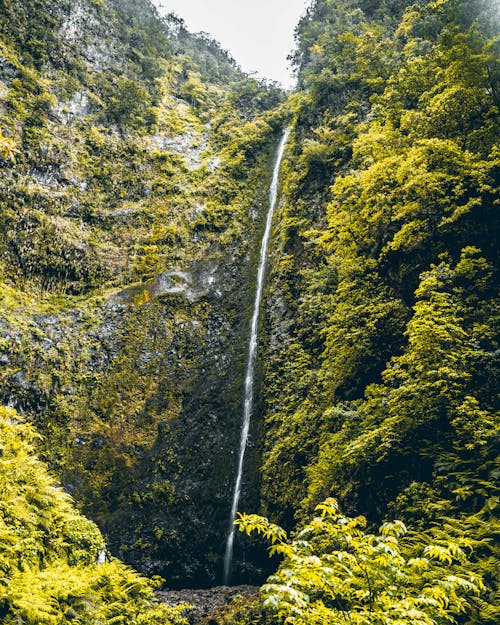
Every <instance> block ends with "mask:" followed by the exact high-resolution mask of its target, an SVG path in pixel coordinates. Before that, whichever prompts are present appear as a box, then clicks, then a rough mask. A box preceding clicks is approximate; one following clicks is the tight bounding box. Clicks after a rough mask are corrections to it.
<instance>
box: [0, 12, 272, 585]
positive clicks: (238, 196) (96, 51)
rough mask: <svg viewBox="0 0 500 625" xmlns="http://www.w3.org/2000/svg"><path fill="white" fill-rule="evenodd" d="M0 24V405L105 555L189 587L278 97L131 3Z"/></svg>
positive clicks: (237, 376) (226, 424)
mask: <svg viewBox="0 0 500 625" xmlns="http://www.w3.org/2000/svg"><path fill="white" fill-rule="evenodd" d="M0 15H1V18H0V19H1V20H2V38H1V55H2V56H1V59H2V60H1V66H0V77H1V80H2V82H1V83H0V97H1V103H0V107H1V108H0V115H1V118H0V125H1V129H2V133H3V135H4V136H5V137H7V138H8V139H9V141H11V142H13V145H14V146H15V151H14V153H13V155H14V158H13V159H11V158H5V159H3V160H2V161H1V163H0V166H1V168H2V176H1V181H0V198H1V202H2V205H1V206H2V209H1V215H0V223H1V227H0V245H1V248H2V267H1V279H2V289H1V298H2V312H3V314H2V321H1V326H0V327H1V332H2V341H1V349H2V356H1V358H2V374H1V375H2V391H1V398H2V399H3V401H4V402H5V403H6V404H9V405H11V406H15V407H16V408H17V409H18V410H19V411H21V412H22V413H24V414H26V415H28V416H29V418H30V419H31V420H32V421H33V423H35V424H36V427H37V428H38V429H39V431H40V432H41V433H42V434H43V435H44V437H45V438H44V441H46V442H45V443H42V446H41V448H42V451H43V454H44V457H45V458H46V459H47V461H48V462H49V464H50V466H51V468H52V469H53V470H55V471H56V472H57V474H58V475H59V476H60V478H61V480H62V482H63V484H64V486H65V488H66V489H67V490H68V491H69V492H70V493H71V494H72V495H73V496H74V497H75V499H76V500H77V501H78V503H79V505H80V506H82V508H83V510H84V511H85V512H86V513H87V514H89V515H90V516H91V518H93V519H94V520H95V521H97V522H98V523H99V525H100V528H101V529H102V530H103V531H104V532H105V534H106V538H107V540H108V541H109V542H110V545H111V549H112V551H113V553H115V554H120V555H121V556H122V557H123V558H125V559H126V560H127V561H128V562H132V563H134V564H135V565H136V566H138V567H140V568H141V570H143V571H147V572H160V573H163V574H165V575H166V576H167V577H168V578H169V579H170V581H171V582H174V581H175V578H177V577H178V578H179V579H183V580H184V582H183V583H187V580H193V579H198V580H199V581H198V583H200V584H203V585H206V584H208V583H210V580H213V579H215V577H216V576H217V573H218V570H219V568H220V558H221V554H222V553H223V542H224V535H225V532H226V525H227V518H228V515H229V505H230V504H229V503H228V502H229V500H230V489H231V487H232V481H233V477H232V472H233V470H234V469H233V462H235V459H234V457H233V455H232V454H233V450H234V449H235V448H236V445H237V442H236V441H237V437H238V428H239V413H240V404H241V401H242V400H241V393H240V383H241V377H242V375H243V373H242V367H243V361H244V353H243V352H244V340H243V336H242V335H243V333H244V332H245V322H246V318H247V316H248V314H250V313H249V312H247V307H248V306H249V305H250V294H249V288H250V287H249V284H250V280H249V276H250V275H251V274H252V268H253V264H254V263H255V262H256V260H255V254H256V251H255V252H254V250H256V246H257V239H258V237H259V233H260V229H261V226H262V223H263V222H262V219H263V211H264V209H265V205H266V201H267V194H266V190H265V189H266V185H267V183H268V182H267V181H268V180H269V177H270V161H271V158H272V152H273V146H274V142H275V138H276V135H277V130H278V125H279V124H278V122H277V121H273V114H268V113H267V111H268V110H270V109H271V108H272V107H274V106H275V105H276V104H277V102H278V101H279V100H280V98H281V94H280V93H279V92H278V91H276V90H275V89H272V88H267V87H266V86H265V85H263V84H260V83H257V82H255V81H254V80H251V79H249V78H247V77H246V76H245V75H243V74H242V73H241V72H240V71H239V70H238V69H237V68H236V67H235V64H234V62H233V61H232V60H231V59H230V58H229V57H228V56H227V55H226V53H224V52H223V51H221V50H220V48H219V47H218V46H217V44H216V43H215V42H213V41H211V40H210V39H208V38H207V37H201V38H200V37H194V36H192V35H190V34H189V33H188V32H187V31H186V30H185V28H184V27H183V24H182V22H180V21H179V20H177V19H176V18H174V17H168V18H165V19H164V20H161V19H159V17H158V15H157V14H156V12H155V10H154V9H153V7H152V6H151V5H150V3H149V2H147V1H144V0H137V1H130V2H129V1H127V2H123V1H117V0H116V1H115V0H109V1H107V2H93V1H90V0H88V1H87V0H82V1H78V2H62V3H56V4H54V3H52V2H48V1H38V2H35V3H32V4H30V7H29V10H28V8H27V6H26V3H24V2H20V1H11V0H2V3H1V11H0ZM251 490H252V489H251V485H249V489H248V492H249V493H250V492H251ZM205 519H210V522H209V523H207V522H205ZM195 527H198V529H196V530H195V529H194V528H195ZM179 583H180V582H179ZM193 583H194V582H193Z"/></svg>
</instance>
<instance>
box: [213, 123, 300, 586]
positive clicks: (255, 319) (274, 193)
mask: <svg viewBox="0 0 500 625" xmlns="http://www.w3.org/2000/svg"><path fill="white" fill-rule="evenodd" d="M288 134H289V130H288V129H287V130H285V132H284V133H283V136H282V138H281V141H280V144H279V146H278V150H277V152H276V160H275V164H274V170H273V178H272V182H271V187H270V189H269V210H268V213H267V219H266V227H265V230H264V236H263V237H262V244H261V246H260V257H259V268H258V271H257V286H256V290H255V300H254V306H253V314H252V321H251V324H250V340H249V343H248V358H247V365H246V370H245V394H244V398H245V401H244V407H243V421H242V426H241V435H240V447H239V456H238V471H237V474H236V482H235V485H234V492H233V504H232V506H231V517H230V525H229V533H228V536H227V541H226V551H225V555H224V584H225V585H227V584H228V583H229V581H230V576H231V568H232V564H233V549H234V537H235V532H236V528H235V525H234V521H235V520H236V514H237V512H238V505H239V502H240V496H241V483H242V479H243V464H244V459H245V451H246V448H247V443H248V434H249V431H250V420H251V417H252V409H253V386H254V377H255V365H256V364H257V338H258V325H259V314H260V303H261V300H262V292H263V289H264V278H265V273H266V264H267V248H268V247H269V239H270V238H271V227H272V223H273V215H274V210H275V208H276V204H277V201H278V187H279V179H280V169H281V161H282V160H283V153H284V151H285V145H286V142H287V139H288Z"/></svg>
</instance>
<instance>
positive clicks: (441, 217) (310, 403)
mask: <svg viewBox="0 0 500 625" xmlns="http://www.w3.org/2000/svg"><path fill="white" fill-rule="evenodd" d="M494 4H495V3H490V2H482V1H480V0H478V1H474V2H461V1H459V0H437V1H435V2H419V3H416V4H411V6H410V3H409V2H408V3H405V2H376V1H375V2H368V1H363V0H359V1H358V0H352V1H345V2H341V1H335V0H317V1H316V2H314V3H313V4H312V6H311V7H310V9H309V11H308V13H307V15H306V16H305V18H304V19H303V20H302V21H301V23H300V24H299V26H298V29H297V35H298V41H297V43H298V46H297V51H296V54H295V61H296V64H297V69H298V78H299V86H300V89H299V91H298V93H296V94H295V95H293V96H292V99H291V101H290V103H289V106H290V110H291V112H292V113H293V114H295V123H294V132H293V136H292V138H291V142H290V146H289V147H290V149H289V153H288V160H287V162H286V163H285V174H284V181H283V185H284V197H285V200H284V203H283V206H282V210H281V212H280V215H279V221H278V223H277V234H276V238H275V248H274V252H273V254H272V264H273V270H272V276H271V284H270V286H269V289H268V291H269V293H268V303H267V327H266V336H267V339H266V345H265V348H264V349H265V354H266V359H265V374H264V382H263V394H264V401H265V407H264V412H265V419H266V426H265V436H264V437H263V439H262V443H263V447H264V459H263V478H262V479H263V491H262V495H263V502H262V506H263V510H264V512H265V514H266V515H269V516H270V517H271V518H272V519H275V520H279V521H280V522H281V523H283V524H284V525H285V526H286V527H287V528H291V527H294V526H295V524H296V523H297V521H303V520H304V519H305V518H306V517H307V516H308V515H309V514H310V513H311V512H312V511H313V510H314V508H315V506H316V505H317V504H318V503H320V502H321V501H322V500H323V499H325V498H327V497H335V498H337V499H338V501H339V503H340V506H341V509H342V510H343V511H344V512H345V513H347V514H352V515H360V514H362V515H365V516H366V518H367V519H368V523H369V524H370V527H371V528H373V527H375V526H376V524H378V523H379V522H380V521H383V520H385V519H387V518H390V519H392V518H398V519H401V520H403V521H404V522H405V523H407V524H408V526H409V527H410V528H411V529H412V531H413V532H417V531H419V532H421V531H428V530H430V528H435V530H434V531H435V532H436V533H439V531H442V529H443V528H444V527H446V528H447V530H446V531H448V532H449V534H448V538H449V540H452V538H451V537H452V536H455V537H459V540H463V541H464V544H469V545H474V546H475V551H474V554H475V555H474V558H475V562H476V564H475V566H476V567H477V570H478V571H482V572H483V573H484V574H485V579H486V580H487V584H489V587H490V589H491V588H492V587H494V586H495V580H494V577H495V567H494V566H493V565H492V563H493V562H494V559H493V554H492V552H491V551H490V546H491V545H493V544H494V542H495V537H496V535H497V532H498V524H497V521H496V514H497V513H498V490H497V485H496V483H495V482H496V477H497V476H498V474H497V473H496V471H497V468H495V467H496V466H497V464H496V463H497V459H498V457H497V452H498V448H497V446H496V445H497V441H498V413H497V412H496V411H497V410H498V404H497V395H496V385H495V379H496V378H495V374H496V373H497V371H498V359H497V358H498V342H497V334H496V328H495V325H496V324H495V320H496V317H495V303H496V301H497V299H496V298H497V294H498V276H497V269H496V267H497V265H496V261H497V257H496V253H497V252H496V239H495V236H494V232H495V229H496V227H497V215H498V204H499V198H498V180H499V175H498V174H499V158H498V157H499V153H498V145H497V143H496V142H497V139H498V136H499V99H498V93H499V79H500V68H499V65H498V58H499V55H498V52H499V48H498V29H499V25H498V13H497V11H496V9H495V6H494ZM406 7H407V8H406ZM439 528H441V529H439ZM445 535H446V534H445ZM417 536H419V538H418V540H420V539H422V536H421V535H419V534H417ZM415 540H417V539H415ZM467 541H470V542H469V543H468V542H467ZM475 541H477V542H475ZM497 555H498V554H497ZM291 562H292V563H293V562H294V561H293V559H292V560H291ZM288 565H289V566H292V564H290V562H289V563H288ZM325 566H326V564H325ZM285 573H286V571H283V576H284V577H286V575H285ZM295 573H296V574H297V579H299V578H300V574H301V573H300V572H298V571H293V570H292V571H290V569H288V574H289V575H294V574H295ZM311 575H312V572H311ZM284 577H283V578H282V579H284ZM311 579H312V578H311ZM311 584H313V582H311ZM292 585H293V584H292ZM296 588H298V587H296ZM311 592H312V593H313V595H312V596H314V592H313V591H312V590H311ZM332 592H333V591H332ZM275 600H276V601H277V599H276V597H275ZM325 600H326V599H325ZM490 600H491V602H494V599H493V597H492V596H490ZM297 601H298V600H297ZM269 605H273V604H272V600H271V599H270V600H269ZM276 605H277V604H276ZM479 605H481V606H482V607H481V608H479V607H478V608H477V609H478V610H479V613H478V614H476V615H475V616H474V615H470V614H469V618H472V621H474V622H478V623H479V622H480V623H489V622H491V623H493V622H494V621H495V619H496V614H495V612H494V610H493V608H492V607H491V605H490V606H488V605H487V604H484V605H483V604H481V602H479ZM483 608H484V611H483V612H481V610H482V609H483ZM306 614H307V613H306ZM310 618H311V621H305V622H323V621H314V620H313V617H312V616H310ZM326 618H327V617H326V616H325V619H326ZM353 618H354V617H353ZM462 618H465V617H462ZM290 622H302V621H301V620H300V619H298V620H297V621H295V620H293V621H290ZM324 622H328V621H327V620H325V621H324ZM329 622H331V621H329ZM355 622H357V621H355ZM360 622H365V621H360ZM366 622H379V621H376V620H374V621H366ZM405 622H406V621H405Z"/></svg>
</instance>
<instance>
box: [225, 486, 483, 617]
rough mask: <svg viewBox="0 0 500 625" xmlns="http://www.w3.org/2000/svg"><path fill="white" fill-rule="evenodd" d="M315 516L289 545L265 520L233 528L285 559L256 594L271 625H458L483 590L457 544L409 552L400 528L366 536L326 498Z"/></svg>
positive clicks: (388, 526)
mask: <svg viewBox="0 0 500 625" xmlns="http://www.w3.org/2000/svg"><path fill="white" fill-rule="evenodd" d="M316 512H317V514H318V516H316V517H315V518H314V519H313V520H312V521H311V522H310V523H308V524H307V525H305V526H304V528H303V529H301V530H300V531H298V532H297V533H296V535H295V536H294V537H293V539H292V538H290V539H289V538H288V537H287V535H286V532H285V531H284V530H283V529H282V528H280V527H278V526H276V525H274V524H272V523H269V521H268V520H267V519H265V518H263V517H259V516H256V515H243V516H241V517H240V518H239V519H238V520H237V521H236V523H237V524H238V525H239V527H240V530H241V531H245V532H246V533H247V534H251V533H253V532H256V533H258V534H261V535H263V536H264V537H265V538H266V539H267V540H268V541H269V542H271V543H272V546H271V547H270V549H269V552H270V555H273V554H279V555H280V556H281V557H282V558H283V560H282V562H281V564H280V566H279V568H278V571H277V572H276V573H275V574H274V575H272V576H271V577H270V578H269V579H268V580H267V582H266V584H264V586H263V587H262V589H261V593H262V598H263V607H264V608H265V609H267V610H268V611H269V612H270V613H271V614H272V615H274V617H275V620H274V621H273V622H280V623H290V624H297V625H300V624H303V625H306V624H307V625H312V624H313V623H314V624H317V625H326V624H327V623H357V624H360V625H361V624H366V625H368V624H369V623H373V624H378V625H400V624H403V623H415V624H417V623H418V624H419V625H436V624H438V623H457V622H458V618H460V615H461V614H462V613H465V612H471V611H472V609H473V606H474V603H475V598H476V597H477V596H479V594H480V593H481V591H482V590H483V584H482V582H481V579H480V578H478V577H477V576H476V575H474V574H473V572H472V570H471V567H470V563H469V561H468V559H467V555H466V553H465V552H464V551H463V550H462V549H461V548H460V547H459V546H458V545H457V544H456V543H454V542H452V541H447V542H446V541H441V542H440V543H438V544H426V545H425V546H422V545H421V546H420V547H419V549H415V547H414V544H413V541H414V537H412V538H405V534H406V531H407V530H406V527H405V525H404V524H403V523H402V522H401V521H394V522H390V523H389V522H388V523H385V524H384V525H382V526H381V527H380V529H379V534H370V533H366V532H365V527H366V519H365V518H364V517H357V518H349V517H346V516H344V515H343V514H341V513H340V512H339V509H338V506H337V503H336V501H335V500H334V499H331V498H330V499H327V500H326V501H325V502H323V503H322V504H320V505H318V506H317V507H316ZM276 619H277V620H276Z"/></svg>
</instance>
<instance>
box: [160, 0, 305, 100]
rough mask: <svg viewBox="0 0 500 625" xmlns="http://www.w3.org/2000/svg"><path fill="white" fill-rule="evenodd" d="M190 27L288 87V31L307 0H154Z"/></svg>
mask: <svg viewBox="0 0 500 625" xmlns="http://www.w3.org/2000/svg"><path fill="white" fill-rule="evenodd" d="M153 3H154V4H155V5H156V6H157V7H159V8H160V11H161V12H162V13H170V12H173V13H176V14H177V15H178V16H179V17H181V18H182V19H183V20H185V22H186V27H187V29H188V30H189V31H191V32H200V31H204V32H207V33H210V35H212V37H213V38H214V39H217V41H218V42H219V43H220V44H221V46H222V47H223V48H224V49H225V50H228V51H229V52H230V54H231V56H232V57H233V58H234V59H235V61H236V62H237V63H238V65H240V67H241V68H242V69H243V71H245V72H247V73H252V72H255V75H256V76H257V77H260V78H269V79H271V80H276V81H278V82H280V83H281V84H282V85H283V86H284V87H285V88H289V87H292V85H293V78H292V75H291V71H290V69H289V62H288V61H287V56H288V54H289V53H290V52H291V51H292V49H293V47H294V43H293V31H294V29H295V26H296V25H297V22H298V21H299V18H300V16H301V15H303V14H304V13H305V9H306V7H307V6H308V5H309V0H153Z"/></svg>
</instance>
